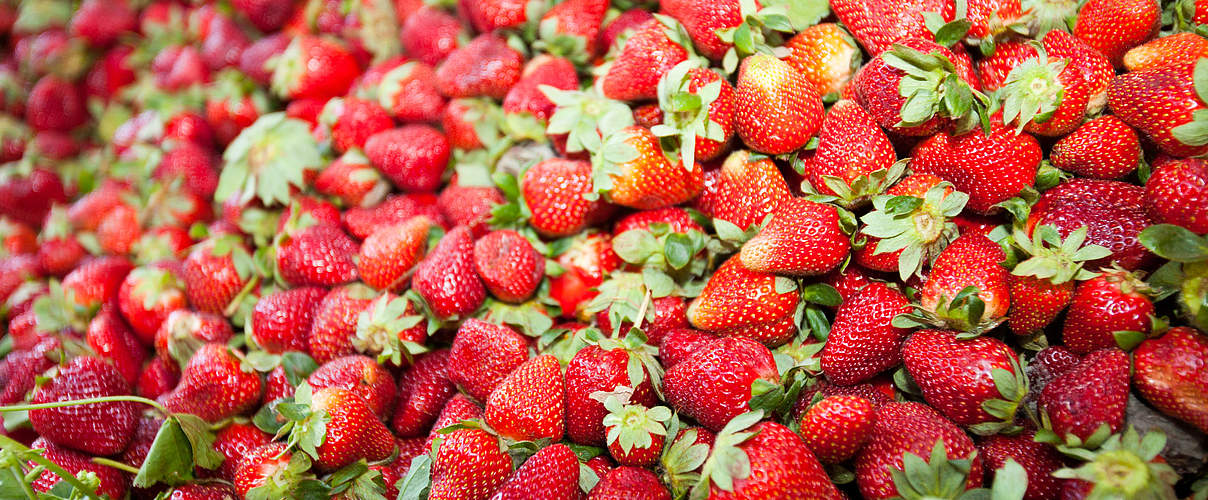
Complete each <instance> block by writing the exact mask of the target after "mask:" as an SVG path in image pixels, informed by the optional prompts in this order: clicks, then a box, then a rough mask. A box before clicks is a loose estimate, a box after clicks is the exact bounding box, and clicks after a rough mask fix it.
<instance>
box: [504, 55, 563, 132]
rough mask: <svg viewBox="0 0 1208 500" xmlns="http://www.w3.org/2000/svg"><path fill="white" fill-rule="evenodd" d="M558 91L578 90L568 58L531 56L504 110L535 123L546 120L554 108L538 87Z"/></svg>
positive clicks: (506, 99)
mask: <svg viewBox="0 0 1208 500" xmlns="http://www.w3.org/2000/svg"><path fill="white" fill-rule="evenodd" d="M542 85H549V86H551V87H554V88H556V89H559V90H578V89H579V77H578V76H577V75H576V74H575V66H574V65H573V64H571V62H570V61H569V60H567V59H564V58H561V57H553V56H549V55H539V56H537V57H534V58H533V59H532V60H530V61H529V62H528V64H525V65H524V72H523V73H522V74H521V77H520V80H519V81H517V82H516V84H515V85H513V86H512V88H511V89H509V90H508V93H507V95H506V96H504V98H503V111H504V112H505V113H508V114H509V115H521V114H523V113H528V114H529V115H531V116H532V117H534V118H536V119H537V120H538V121H540V122H542V123H545V122H547V121H549V117H550V115H553V114H554V108H556V107H557V106H556V105H555V104H554V103H553V101H550V100H549V98H548V97H546V95H545V93H544V92H543V91H542V90H541V88H540V86H542Z"/></svg>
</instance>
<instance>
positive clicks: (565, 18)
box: [538, 0, 609, 60]
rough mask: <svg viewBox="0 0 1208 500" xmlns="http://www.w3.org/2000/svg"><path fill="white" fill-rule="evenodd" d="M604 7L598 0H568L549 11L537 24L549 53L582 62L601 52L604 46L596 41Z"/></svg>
mask: <svg viewBox="0 0 1208 500" xmlns="http://www.w3.org/2000/svg"><path fill="white" fill-rule="evenodd" d="M608 5H609V4H608V3H607V2H604V1H602V0H571V1H567V2H562V3H559V4H557V5H555V6H553V7H552V8H550V9H549V11H547V12H546V13H545V15H543V16H541V23H540V24H539V25H538V26H539V27H538V31H539V32H540V34H541V38H542V41H543V42H544V43H545V44H546V46H547V47H548V48H549V50H550V53H552V54H555V55H558V56H561V57H567V58H572V59H575V58H579V59H581V60H585V59H587V58H589V57H590V56H592V55H594V54H596V53H598V52H601V49H604V50H607V49H608V44H607V43H600V42H599V41H598V40H597V38H600V36H601V33H600V31H601V26H602V25H603V24H604V18H605V15H606V14H607V12H608ZM600 45H603V47H601V46H600Z"/></svg>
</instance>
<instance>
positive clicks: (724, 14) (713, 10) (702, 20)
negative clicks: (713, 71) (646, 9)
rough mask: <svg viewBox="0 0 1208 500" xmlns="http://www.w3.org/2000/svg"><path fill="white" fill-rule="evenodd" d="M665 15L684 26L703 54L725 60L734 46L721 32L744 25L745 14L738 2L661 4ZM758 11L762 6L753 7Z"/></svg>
mask: <svg viewBox="0 0 1208 500" xmlns="http://www.w3.org/2000/svg"><path fill="white" fill-rule="evenodd" d="M659 7H661V9H662V12H663V13H664V14H666V15H668V16H671V17H673V18H675V19H676V20H677V21H679V22H680V23H682V24H683V26H684V31H685V32H687V34H688V36H689V37H691V38H692V43H693V45H694V46H695V47H696V50H698V51H700V53H701V55H703V56H705V57H708V58H709V59H712V60H714V61H720V60H722V57H723V56H725V55H726V51H727V50H729V49H730V48H732V47H733V46H734V44H733V43H729V42H727V41H725V40H723V39H722V37H721V36H719V35H718V33H717V32H718V31H721V30H725V29H727V28H729V29H734V28H737V27H738V26H739V25H741V24H743V23H744V22H745V21H746V19H745V17H746V15H749V14H754V12H751V13H747V12H744V11H743V9H742V8H741V7H740V3H739V2H738V1H737V0H727V1H722V2H717V3H714V4H712V5H708V4H702V3H698V2H692V1H685V0H664V1H661V2H659ZM754 8H755V9H759V3H758V2H756V3H755V4H754Z"/></svg>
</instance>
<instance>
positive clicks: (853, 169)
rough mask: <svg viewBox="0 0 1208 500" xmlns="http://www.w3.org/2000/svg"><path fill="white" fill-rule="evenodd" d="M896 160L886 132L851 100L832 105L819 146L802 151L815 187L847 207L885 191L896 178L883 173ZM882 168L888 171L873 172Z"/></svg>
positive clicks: (820, 135) (810, 181)
mask: <svg viewBox="0 0 1208 500" xmlns="http://www.w3.org/2000/svg"><path fill="white" fill-rule="evenodd" d="M896 159H897V156H896V154H895V153H894V151H893V144H890V142H889V137H887V136H886V135H885V132H884V131H883V130H881V128H880V127H879V126H877V123H876V122H875V121H873V119H872V117H871V116H869V115H868V112H866V111H864V108H862V107H860V105H859V104H857V103H856V102H855V101H852V100H848V99H843V100H840V101H839V102H836V103H835V104H834V105H833V106H831V108H830V111H829V112H827V113H826V118H825V119H824V120H823V121H822V131H821V132H820V133H819V135H818V147H817V148H816V149H814V150H813V151H812V152H810V151H807V152H805V153H803V154H802V160H803V161H804V163H805V175H806V176H807V179H808V180H809V183H810V185H811V186H812V187H813V188H814V190H815V191H817V192H818V193H821V194H826V195H835V196H837V197H838V198H839V200H838V201H839V202H840V203H842V204H844V205H846V206H854V205H857V204H862V203H864V202H865V201H867V197H869V196H872V195H875V194H879V193H880V192H881V191H883V190H884V189H885V188H886V187H887V186H886V183H888V182H892V181H893V179H888V178H884V177H882V176H884V175H888V170H889V168H890V167H891V166H893V162H894V160H896ZM882 170H883V171H885V172H882V173H881V174H877V175H874V172H878V171H882ZM835 180H838V181H840V182H841V184H842V185H840V182H835ZM878 180H879V181H880V182H877V181H878ZM832 185H833V187H832ZM835 188H839V189H838V190H837V191H836V189H835ZM861 188H863V189H861Z"/></svg>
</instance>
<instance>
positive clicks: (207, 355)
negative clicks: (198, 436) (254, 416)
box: [162, 343, 263, 422]
mask: <svg viewBox="0 0 1208 500" xmlns="http://www.w3.org/2000/svg"><path fill="white" fill-rule="evenodd" d="M262 387H263V384H262V383H261V382H260V376H259V375H257V374H256V373H255V372H253V371H252V370H251V368H246V371H245V368H244V367H243V366H242V363H241V362H240V360H239V358H236V357H235V355H234V354H232V353H231V351H230V349H228V348H227V346H226V345H224V344H216V343H210V344H206V345H203V346H201V347H200V348H198V349H197V352H196V353H195V354H193V358H192V359H190V360H189V363H188V364H187V365H185V367H184V369H183V370H182V371H181V376H180V383H179V384H178V385H177V386H176V388H175V389H173V390H172V392H170V393H168V394H167V395H166V396H164V397H163V398H162V403H163V405H164V407H165V408H167V409H168V410H169V411H173V412H179V413H192V414H193V415H197V416H198V417H201V418H202V419H203V420H205V421H207V422H217V421H219V420H222V419H224V418H228V417H233V416H235V415H239V414H241V413H243V412H245V411H248V410H250V409H252V408H254V407H255V405H256V403H257V402H259V401H260V391H261V389H262Z"/></svg>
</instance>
